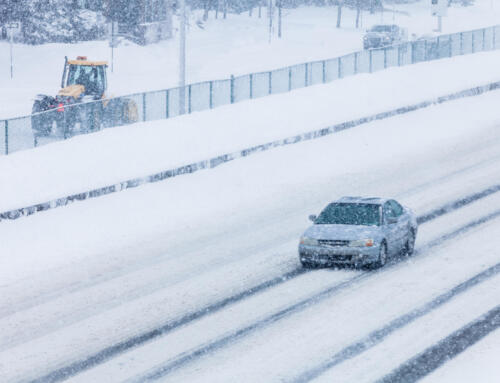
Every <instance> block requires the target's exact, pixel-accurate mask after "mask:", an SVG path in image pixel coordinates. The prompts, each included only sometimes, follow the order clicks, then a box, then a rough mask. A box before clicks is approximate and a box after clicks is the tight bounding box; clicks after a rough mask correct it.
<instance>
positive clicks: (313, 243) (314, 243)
mask: <svg viewBox="0 0 500 383" xmlns="http://www.w3.org/2000/svg"><path fill="white" fill-rule="evenodd" d="M318 243H319V242H318V240H317V239H314V238H309V237H302V238H301V239H300V244H301V245H306V246H317V245H318Z"/></svg>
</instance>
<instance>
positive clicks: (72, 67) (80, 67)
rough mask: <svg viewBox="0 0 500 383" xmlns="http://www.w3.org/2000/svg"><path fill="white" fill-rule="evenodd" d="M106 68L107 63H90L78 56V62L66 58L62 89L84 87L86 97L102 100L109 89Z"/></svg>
mask: <svg viewBox="0 0 500 383" xmlns="http://www.w3.org/2000/svg"><path fill="white" fill-rule="evenodd" d="M106 68H107V63H106V62H103V61H88V60H87V58H86V57H83V56H78V57H77V59H76V60H68V59H67V58H66V60H65V65H64V72H63V78H62V82H61V87H62V88H63V89H64V88H67V87H70V86H72V85H82V86H83V87H84V91H83V94H84V95H86V96H94V97H96V98H101V97H102V96H103V95H104V93H105V91H106V88H107V79H106Z"/></svg>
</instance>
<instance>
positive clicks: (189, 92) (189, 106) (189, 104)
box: [188, 84, 192, 113]
mask: <svg viewBox="0 0 500 383" xmlns="http://www.w3.org/2000/svg"><path fill="white" fill-rule="evenodd" d="M191 92H192V90H191V84H189V86H188V113H191V110H192V105H191Z"/></svg>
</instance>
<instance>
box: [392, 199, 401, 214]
mask: <svg viewBox="0 0 500 383" xmlns="http://www.w3.org/2000/svg"><path fill="white" fill-rule="evenodd" d="M389 203H390V204H391V207H392V211H393V212H394V216H395V217H399V216H401V215H402V214H403V207H402V206H401V205H400V204H399V203H397V202H396V201H394V200H390V201H389Z"/></svg>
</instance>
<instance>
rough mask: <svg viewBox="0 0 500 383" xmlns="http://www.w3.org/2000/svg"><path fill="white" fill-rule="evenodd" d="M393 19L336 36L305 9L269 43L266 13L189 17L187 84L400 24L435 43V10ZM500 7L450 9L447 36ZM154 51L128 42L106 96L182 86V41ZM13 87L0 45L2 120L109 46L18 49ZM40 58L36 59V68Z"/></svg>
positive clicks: (356, 45)
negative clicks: (68, 67) (72, 61)
mask: <svg viewBox="0 0 500 383" xmlns="http://www.w3.org/2000/svg"><path fill="white" fill-rule="evenodd" d="M386 6H387V7H389V8H391V10H392V9H394V11H395V12H394V13H393V12H390V11H389V12H387V10H386V12H383V13H380V12H377V13H375V14H370V13H369V12H363V15H362V18H361V25H360V28H358V29H356V28H355V27H354V26H355V20H356V12H355V10H352V9H349V8H344V9H343V12H342V28H336V27H335V25H336V20H337V7H335V6H327V7H299V8H297V9H285V10H284V12H283V14H284V15H283V37H282V38H281V39H278V38H277V36H276V35H277V28H275V30H274V31H273V34H274V35H273V38H272V40H271V43H269V35H268V28H269V27H268V20H267V18H266V12H265V9H263V15H262V16H263V17H262V18H258V12H257V9H255V10H254V13H253V17H249V16H248V13H246V12H245V13H242V14H240V15H235V14H229V15H228V18H227V19H225V20H224V19H218V20H215V19H214V18H213V13H211V14H210V18H209V20H208V21H207V22H206V23H204V29H200V28H199V27H198V26H197V23H196V21H197V20H198V19H201V13H200V12H198V11H197V12H193V13H191V14H190V15H189V25H190V28H189V31H188V41H187V49H188V51H187V76H188V82H198V81H207V80H214V79H221V78H229V76H230V75H231V74H234V75H242V74H247V73H252V72H259V71H268V70H271V69H276V68H281V67H285V66H288V65H294V64H300V63H304V62H308V61H314V60H324V59H329V58H333V57H338V56H342V55H344V54H347V53H351V52H355V51H359V50H362V49H363V47H362V36H363V34H364V31H365V29H367V28H369V27H371V26H372V25H374V24H393V23H394V24H398V25H400V26H402V27H406V28H408V34H409V36H410V38H411V36H412V35H413V34H415V35H416V36H422V35H432V34H434V32H433V29H435V28H436V25H437V24H436V23H437V21H436V19H435V18H434V17H432V16H431V12H430V2H429V1H418V2H414V3H410V4H391V3H388V4H387V5H386ZM499 19H500V6H499V5H498V4H494V3H493V2H491V0H476V1H475V2H474V4H473V5H471V6H468V7H462V6H459V5H458V4H456V5H455V4H454V5H452V7H450V9H449V13H448V17H446V18H444V21H443V32H442V33H443V34H448V33H455V32H461V31H467V30H472V29H478V28H484V27H489V26H492V25H495V24H497V23H498V20H499ZM275 25H276V24H275ZM174 33H175V34H176V36H175V37H174V38H173V39H170V40H167V41H164V42H161V43H159V44H153V45H150V46H145V47H141V46H136V45H135V44H132V43H128V42H125V43H123V44H121V45H120V46H118V48H116V49H115V50H114V60H115V61H114V71H113V72H111V68H110V69H109V70H108V72H109V73H108V74H109V84H110V85H109V86H110V89H109V92H107V93H108V94H111V95H115V96H121V95H125V94H131V93H137V92H145V91H151V90H157V89H166V88H171V87H176V86H177V85H178V51H179V48H178V38H177V31H174ZM13 52H14V79H12V80H11V79H10V56H9V45H8V43H6V42H4V41H0V119H5V118H11V117H17V116H21V115H27V114H29V113H30V112H31V107H32V104H33V98H34V97H35V95H36V94H39V93H43V94H56V93H57V91H58V87H59V84H60V80H61V74H62V69H63V68H62V66H63V60H64V56H68V57H73V58H75V57H76V56H80V55H84V56H88V57H89V58H91V59H95V60H108V62H110V63H111V49H110V48H109V46H108V42H107V41H90V42H85V43H80V44H45V45H41V46H29V45H21V44H15V45H14V50H13ZM34 58H36V59H35V60H34Z"/></svg>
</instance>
